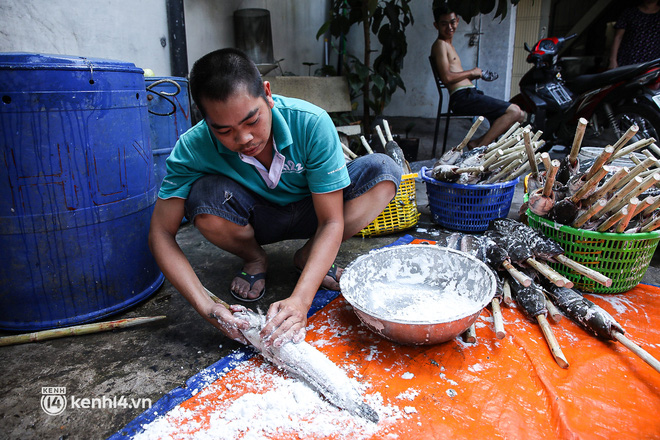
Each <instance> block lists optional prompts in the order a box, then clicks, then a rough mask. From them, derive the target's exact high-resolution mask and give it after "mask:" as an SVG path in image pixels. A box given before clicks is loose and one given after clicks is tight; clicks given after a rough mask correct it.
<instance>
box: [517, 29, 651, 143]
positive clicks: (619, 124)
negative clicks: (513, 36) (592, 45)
mask: <svg viewBox="0 0 660 440" xmlns="http://www.w3.org/2000/svg"><path fill="white" fill-rule="evenodd" d="M576 36H577V35H576V34H574V35H570V36H568V37H565V38H557V37H552V38H543V39H541V40H539V41H538V42H537V43H536V44H535V45H534V47H533V48H530V47H529V45H528V44H527V43H525V45H524V47H525V50H526V51H527V52H529V55H528V56H527V62H528V63H531V64H533V65H534V66H533V67H532V68H531V69H530V70H529V71H528V72H527V73H526V74H525V75H524V76H523V77H522V78H521V80H520V83H519V84H520V93H519V94H518V95H516V96H514V97H513V98H512V99H511V101H510V102H512V103H515V104H517V105H518V106H519V107H520V108H521V109H523V110H524V111H526V112H527V114H528V123H530V124H531V125H532V126H533V127H534V129H535V130H542V131H543V138H544V139H545V140H546V142H547V143H546V147H545V148H544V149H545V150H547V149H549V148H550V147H551V146H553V145H558V144H561V145H569V146H570V145H571V143H572V139H573V136H574V133H575V127H576V126H577V123H578V120H579V119H580V118H584V119H586V120H587V121H589V125H588V127H587V129H588V130H589V131H588V132H587V133H588V134H587V135H586V137H587V138H589V137H592V138H594V139H596V142H595V144H594V145H596V146H599V144H602V145H600V146H604V145H607V144H614V142H616V140H617V139H619V138H620V137H621V136H622V135H623V134H624V133H625V132H626V130H627V129H628V128H629V127H631V126H632V125H633V124H636V125H637V126H638V128H639V131H638V132H637V134H636V136H635V138H633V141H635V140H639V139H643V138H651V137H653V138H655V139H658V140H660V137H659V135H660V90H659V89H660V58H659V59H656V60H654V61H649V62H646V63H642V64H634V65H630V66H623V67H618V68H616V69H612V70H608V71H606V72H602V73H595V74H586V75H579V76H576V77H573V78H568V79H564V78H563V77H562V72H561V67H560V66H559V65H558V58H559V51H560V50H561V48H562V47H563V45H564V43H565V42H566V41H568V40H570V39H571V38H575V37H576Z"/></svg>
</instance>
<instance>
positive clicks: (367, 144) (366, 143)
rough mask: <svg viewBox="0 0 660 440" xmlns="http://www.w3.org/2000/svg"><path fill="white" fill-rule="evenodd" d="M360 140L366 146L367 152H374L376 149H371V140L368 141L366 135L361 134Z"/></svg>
mask: <svg viewBox="0 0 660 440" xmlns="http://www.w3.org/2000/svg"><path fill="white" fill-rule="evenodd" d="M360 140H361V141H362V146H363V147H364V149H365V150H367V154H374V150H372V149H371V147H370V146H369V142H367V139H366V138H365V137H364V136H360Z"/></svg>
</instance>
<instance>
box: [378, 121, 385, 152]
mask: <svg viewBox="0 0 660 440" xmlns="http://www.w3.org/2000/svg"><path fill="white" fill-rule="evenodd" d="M376 133H377V134H378V139H380V142H381V143H382V144H383V148H384V147H385V145H387V141H386V140H385V136H383V130H381V129H380V125H376Z"/></svg>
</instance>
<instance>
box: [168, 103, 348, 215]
mask: <svg viewBox="0 0 660 440" xmlns="http://www.w3.org/2000/svg"><path fill="white" fill-rule="evenodd" d="M273 100H274V101H275V106H274V107H273V109H272V114H273V138H274V139H275V143H276V145H277V149H278V150H279V152H280V153H281V154H282V155H283V156H284V157H285V161H284V169H283V170H282V176H281V178H280V181H279V183H278V184H277V186H276V187H275V188H273V189H270V188H268V186H267V185H266V182H264V180H263V178H262V177H261V175H260V174H259V171H258V170H257V169H256V168H255V167H254V166H253V165H250V164H247V163H245V162H243V161H242V160H241V159H240V158H239V156H238V153H235V152H233V151H231V150H229V149H228V148H227V147H225V146H224V145H222V143H220V141H218V139H217V138H216V137H215V136H214V135H213V133H212V132H211V130H210V129H209V127H208V125H207V124H206V121H201V122H199V123H198V124H197V125H195V126H194V127H192V128H191V129H190V130H188V131H187V132H185V133H184V134H182V135H181V137H180V138H179V140H178V141H177V143H176V145H175V146H174V148H173V149H172V153H171V154H170V156H169V157H168V158H167V162H166V163H167V175H166V176H165V178H164V179H163V182H162V185H161V187H160V191H159V192H158V197H160V198H161V199H168V198H170V197H178V198H183V199H185V198H187V197H188V194H190V188H191V186H192V184H193V183H194V182H195V181H196V180H197V179H199V178H200V177H202V176H204V175H207V174H219V175H223V176H227V177H229V178H231V179H233V180H235V181H236V182H238V183H239V184H241V185H243V186H245V187H246V188H249V189H251V190H252V191H254V192H255V193H257V194H259V195H261V196H262V197H264V198H265V199H266V200H268V201H270V202H273V203H276V204H278V205H282V206H283V205H287V204H289V203H293V202H297V201H299V200H302V199H303V198H305V197H307V196H309V195H310V194H311V193H317V194H323V193H328V192H332V191H337V190H339V189H343V188H345V187H347V186H348V185H349V184H350V179H349V177H348V171H347V170H346V159H345V158H344V153H343V150H342V147H341V144H340V142H339V136H338V135H337V130H336V128H335V126H334V124H333V122H332V120H331V119H330V116H329V115H328V114H327V113H326V112H325V110H323V109H321V108H319V107H317V106H315V105H313V104H310V103H308V102H306V101H302V100H300V99H294V98H285V97H283V96H278V95H273Z"/></svg>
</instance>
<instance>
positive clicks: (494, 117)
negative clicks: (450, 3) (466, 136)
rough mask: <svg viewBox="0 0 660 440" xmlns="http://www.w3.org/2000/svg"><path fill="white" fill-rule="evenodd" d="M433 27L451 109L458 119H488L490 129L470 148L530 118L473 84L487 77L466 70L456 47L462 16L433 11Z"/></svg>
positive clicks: (435, 55)
mask: <svg viewBox="0 0 660 440" xmlns="http://www.w3.org/2000/svg"><path fill="white" fill-rule="evenodd" d="M433 18H434V20H435V21H434V23H433V25H434V26H435V28H436V29H437V30H438V38H437V39H436V40H435V42H434V43H433V46H432V47H431V56H432V57H433V60H434V62H435V65H436V67H437V70H438V73H439V75H440V79H441V80H442V82H443V83H444V85H445V86H447V90H448V91H449V108H450V109H451V111H452V112H453V114H454V115H458V116H483V117H484V118H486V119H488V122H489V123H490V128H489V129H488V131H487V132H486V133H484V135H483V136H481V137H479V138H477V139H473V140H471V141H470V142H469V143H468V147H469V148H470V149H472V148H476V147H480V146H482V145H488V144H490V143H491V142H493V141H494V140H495V139H497V137H498V136H499V135H501V134H502V133H504V132H505V131H506V130H507V129H509V127H511V125H513V124H514V123H515V122H520V123H522V122H523V121H524V120H525V119H526V117H527V115H526V114H525V112H524V111H522V110H521V109H520V107H518V106H517V105H515V104H511V103H509V102H506V101H502V100H500V99H496V98H492V97H490V96H485V95H484V94H483V92H482V91H480V90H477V88H476V87H475V86H474V84H472V80H476V79H479V78H483V79H484V80H487V79H491V80H493V79H496V77H495V78H487V77H486V76H485V73H484V72H483V71H482V70H481V69H480V68H479V67H475V68H473V69H471V70H463V66H462V65H461V59H460V58H459V57H458V53H457V52H456V49H455V48H454V45H453V42H452V41H453V38H454V33H455V32H456V28H457V27H458V21H459V20H458V16H457V15H456V14H455V13H454V12H453V11H451V10H450V9H449V8H448V7H447V6H446V5H441V6H438V7H436V8H434V9H433Z"/></svg>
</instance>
